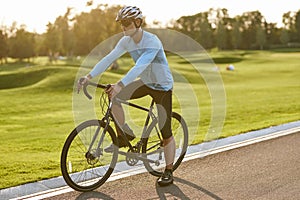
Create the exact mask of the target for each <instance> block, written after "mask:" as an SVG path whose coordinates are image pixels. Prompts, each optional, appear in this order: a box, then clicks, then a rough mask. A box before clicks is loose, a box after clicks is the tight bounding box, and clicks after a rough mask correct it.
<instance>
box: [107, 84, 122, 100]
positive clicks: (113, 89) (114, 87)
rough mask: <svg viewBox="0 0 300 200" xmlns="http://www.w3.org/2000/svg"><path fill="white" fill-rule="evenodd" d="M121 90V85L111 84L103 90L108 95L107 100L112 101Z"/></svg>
mask: <svg viewBox="0 0 300 200" xmlns="http://www.w3.org/2000/svg"><path fill="white" fill-rule="evenodd" d="M122 88H123V87H122V84H119V83H117V84H112V85H111V86H110V87H109V88H107V89H106V90H105V92H106V93H107V94H108V98H109V99H113V98H114V97H115V96H116V95H117V94H118V93H119V92H120V91H121V90H122Z"/></svg>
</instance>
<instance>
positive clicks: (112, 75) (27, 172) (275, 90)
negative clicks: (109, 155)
mask: <svg viewBox="0 0 300 200" xmlns="http://www.w3.org/2000/svg"><path fill="white" fill-rule="evenodd" d="M210 56H211V57H212V58H214V60H215V63H216V66H218V68H219V71H220V74H221V77H222V79H223V83H224V88H225V91H226V102H225V103H226V118H225V123H224V127H223V130H222V133H220V134H219V135H218V137H228V136H231V135H236V134H239V133H244V132H247V131H251V130H257V129H261V128H265V127H269V126H273V125H278V124H282V123H287V122H291V121H297V120H300V115H299V113H300V102H299V99H300V79H299V77H300V63H299V57H300V51H295V50H294V51H280V50H278V51H229V52H211V53H210ZM131 62H132V61H129V60H128V59H127V58H124V59H123V60H121V61H119V64H120V65H121V66H122V68H121V69H120V70H118V71H116V72H112V71H109V72H108V73H107V74H106V75H105V76H103V79H102V80H103V82H115V81H116V80H118V79H119V78H121V77H122V73H124V71H126V70H128V66H130V65H128V64H129V63H131ZM169 62H170V65H171V66H172V68H174V69H175V70H176V71H177V72H179V73H180V74H182V75H184V77H185V78H186V79H187V80H188V82H189V85H190V86H191V87H192V88H193V90H194V94H195V95H196V98H197V100H198V101H199V104H198V106H199V108H198V109H199V110H200V111H201V114H200V122H198V121H193V120H194V115H193V114H190V115H185V116H184V117H185V118H186V120H187V121H188V123H189V128H190V130H192V132H193V131H195V130H196V132H195V135H193V137H192V140H191V141H190V144H191V143H200V142H202V141H203V140H204V139H205V136H204V133H206V132H207V130H208V128H209V125H210V117H211V99H210V94H209V91H208V89H207V87H206V86H205V83H204V81H203V80H200V79H201V77H200V78H199V76H196V73H195V70H193V69H192V68H191V67H190V66H189V64H188V63H184V62H182V59H180V58H179V57H177V56H169ZM228 64H233V65H234V66H235V70H234V71H227V70H226V66H228ZM79 66H80V61H77V62H67V61H58V62H57V63H54V64H49V63H47V59H46V58H36V59H35V60H34V61H33V63H30V64H27V63H14V62H13V61H11V62H10V63H9V64H6V65H0V97H1V98H0V104H1V107H0V113H1V115H0V138H1V140H0V154H1V157H0V168H1V169H2V170H1V171H0V177H1V181H0V188H6V187H11V186H15V185H19V184H23V183H27V182H32V181H37V180H41V179H47V178H50V177H56V176H60V175H61V173H60V166H59V160H60V152H61V149H62V146H63V144H64V141H65V139H66V137H67V135H68V133H69V132H70V131H71V130H72V129H73V128H74V125H75V124H74V120H73V112H72V94H73V84H74V80H75V77H76V74H77V71H78V68H79ZM123 66H127V67H123ZM175 87H178V88H179V89H181V90H180V91H183V93H184V91H185V87H186V85H184V84H182V83H179V82H178V83H176V84H175ZM186 98H187V101H186V103H185V104H183V105H179V104H178V103H177V101H176V98H175V102H174V108H175V110H178V111H179V110H180V106H185V107H186V109H187V110H188V109H190V110H195V104H189V96H188V95H186ZM211 139H213V138H211Z"/></svg>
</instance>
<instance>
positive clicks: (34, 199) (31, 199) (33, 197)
mask: <svg viewBox="0 0 300 200" xmlns="http://www.w3.org/2000/svg"><path fill="white" fill-rule="evenodd" d="M298 131H300V127H294V128H290V129H288V130H282V131H278V132H274V133H270V134H267V135H263V136H259V137H255V138H252V139H247V140H244V141H241V142H234V143H232V144H229V145H224V146H220V147H216V148H212V149H208V150H204V151H199V152H195V153H190V154H187V155H186V156H185V158H184V160H183V162H186V161H189V160H193V159H197V158H200V157H204V156H208V155H212V154H217V153H220V152H224V151H228V150H232V149H235V148H239V147H243V146H247V145H251V144H254V143H258V142H262V141H266V140H270V139H274V138H277V137H281V136H285V135H288V134H292V133H296V132H298ZM144 172H147V171H146V169H145V168H144V167H143V166H141V167H138V168H133V169H129V170H126V171H122V172H118V173H114V174H112V175H111V177H110V178H109V179H108V180H107V181H114V180H118V179H121V178H125V177H128V176H132V175H136V174H141V173H144ZM72 191H74V190H73V189H71V188H70V187H68V186H64V187H60V188H56V189H50V190H47V191H42V192H38V193H35V194H30V195H26V196H22V197H17V198H14V199H12V200H38V199H44V198H49V197H53V196H57V195H61V194H64V193H68V192H72Z"/></svg>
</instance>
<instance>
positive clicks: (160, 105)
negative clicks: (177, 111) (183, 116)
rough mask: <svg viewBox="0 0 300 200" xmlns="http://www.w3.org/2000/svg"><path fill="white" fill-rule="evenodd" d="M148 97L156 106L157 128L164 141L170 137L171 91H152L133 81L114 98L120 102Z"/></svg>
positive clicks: (138, 81) (139, 81) (141, 83)
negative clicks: (120, 100)
mask: <svg viewBox="0 0 300 200" xmlns="http://www.w3.org/2000/svg"><path fill="white" fill-rule="evenodd" d="M147 95H150V96H151V97H152V98H153V100H154V102H155V103H156V106H157V111H158V119H159V128H160V130H161V133H162V137H163V138H164V139H168V138H169V137H171V136H172V130H171V116H172V90H169V91H162V90H154V89H152V88H149V87H148V86H147V85H145V84H144V83H143V82H142V81H141V80H137V81H134V82H132V83H130V84H128V85H127V86H125V87H124V88H123V89H122V90H121V91H120V92H119V93H118V94H117V95H116V96H115V97H116V98H119V99H122V100H125V101H126V100H129V99H138V98H141V97H144V96H147Z"/></svg>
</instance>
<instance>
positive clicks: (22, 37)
mask: <svg viewBox="0 0 300 200" xmlns="http://www.w3.org/2000/svg"><path fill="white" fill-rule="evenodd" d="M34 44H35V41H34V34H33V33H30V32H27V31H26V30H25V27H21V28H20V29H18V30H17V31H16V33H15V35H14V36H12V37H10V38H9V46H10V51H9V56H10V57H12V58H18V59H20V60H23V59H25V58H27V59H28V61H29V59H30V58H31V57H34V56H35V51H34V50H35V46H34Z"/></svg>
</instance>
